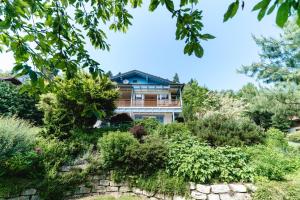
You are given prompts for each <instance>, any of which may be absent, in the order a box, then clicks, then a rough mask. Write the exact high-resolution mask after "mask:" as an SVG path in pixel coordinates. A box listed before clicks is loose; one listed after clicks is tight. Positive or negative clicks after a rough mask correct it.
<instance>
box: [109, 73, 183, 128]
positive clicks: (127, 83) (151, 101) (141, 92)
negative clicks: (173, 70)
mask: <svg viewBox="0 0 300 200" xmlns="http://www.w3.org/2000/svg"><path fill="white" fill-rule="evenodd" d="M111 79H112V81H115V82H116V83H117V84H118V88H119V91H120V98H119V100H118V101H117V102H116V104H117V109H116V110H115V112H116V113H118V114H120V113H127V114H128V115H129V116H130V117H131V118H132V119H143V118H148V117H151V118H156V119H157V120H158V121H160V122H162V123H164V124H166V123H171V122H173V121H174V120H175V119H176V118H177V117H178V115H179V113H181V112H182V89H183V87H184V84H176V83H173V82H172V81H170V80H168V79H164V78H161V77H158V76H154V75H151V74H148V73H145V72H141V71H138V70H132V71H129V72H126V73H119V74H118V75H116V76H113V77H112V78H111Z"/></svg>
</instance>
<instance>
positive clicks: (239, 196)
mask: <svg viewBox="0 0 300 200" xmlns="http://www.w3.org/2000/svg"><path fill="white" fill-rule="evenodd" d="M255 189H256V188H255V186H254V185H253V184H243V183H232V184H215V185H203V184H196V183H190V195H188V196H185V197H183V196H168V195H164V194H157V193H156V194H155V193H153V192H148V191H144V190H141V189H139V188H130V187H129V186H128V184H126V183H115V182H113V181H112V180H111V179H110V178H109V176H93V177H90V178H89V181H88V182H87V183H86V184H84V185H80V186H78V188H76V189H75V191H74V192H72V193H71V192H69V193H68V195H67V196H68V198H67V199H78V198H81V197H87V196H98V195H112V196H115V197H119V196H121V195H135V196H140V197H142V198H143V199H150V200H162V199H166V200H184V199H197V200H198V199H199V200H251V193H252V192H254V191H255ZM3 199H5V200H8V199H9V200H38V199H39V197H38V192H37V191H36V190H35V189H28V190H26V191H24V192H22V193H21V194H19V195H17V197H13V198H3ZM0 200H1V198H0Z"/></svg>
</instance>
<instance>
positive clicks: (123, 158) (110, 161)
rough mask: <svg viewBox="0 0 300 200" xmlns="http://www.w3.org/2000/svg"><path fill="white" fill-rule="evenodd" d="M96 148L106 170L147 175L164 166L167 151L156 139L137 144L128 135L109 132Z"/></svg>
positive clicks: (130, 135)
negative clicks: (98, 149) (98, 148)
mask: <svg viewBox="0 0 300 200" xmlns="http://www.w3.org/2000/svg"><path fill="white" fill-rule="evenodd" d="M98 146H99V147H100V152H101V161H102V164H103V166H104V167H105V168H106V169H118V170H119V171H123V172H124V173H126V174H144V175H149V174H151V173H153V172H154V171H156V170H158V169H162V168H163V167H164V165H165V161H166V155H167V149H166V148H165V145H164V143H163V142H162V141H161V140H159V139H158V138H150V139H148V140H146V141H145V142H144V143H139V142H138V140H137V139H135V138H134V137H133V135H132V134H130V133H127V132H111V133H108V134H107V135H105V136H103V137H102V138H100V140H99V145H98Z"/></svg>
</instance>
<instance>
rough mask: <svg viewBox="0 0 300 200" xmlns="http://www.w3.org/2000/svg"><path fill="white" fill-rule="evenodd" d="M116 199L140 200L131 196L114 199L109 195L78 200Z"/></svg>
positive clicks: (114, 199)
mask: <svg viewBox="0 0 300 200" xmlns="http://www.w3.org/2000/svg"><path fill="white" fill-rule="evenodd" d="M116 199H120V200H142V198H140V197H137V196H131V195H123V196H120V197H119V198H116V197H114V196H110V195H103V196H98V197H85V198H81V199H80V200H116Z"/></svg>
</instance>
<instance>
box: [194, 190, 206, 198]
mask: <svg viewBox="0 0 300 200" xmlns="http://www.w3.org/2000/svg"><path fill="white" fill-rule="evenodd" d="M191 196H192V198H193V199H201V200H206V199H207V196H206V194H203V193H201V192H197V191H192V192H191Z"/></svg>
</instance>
